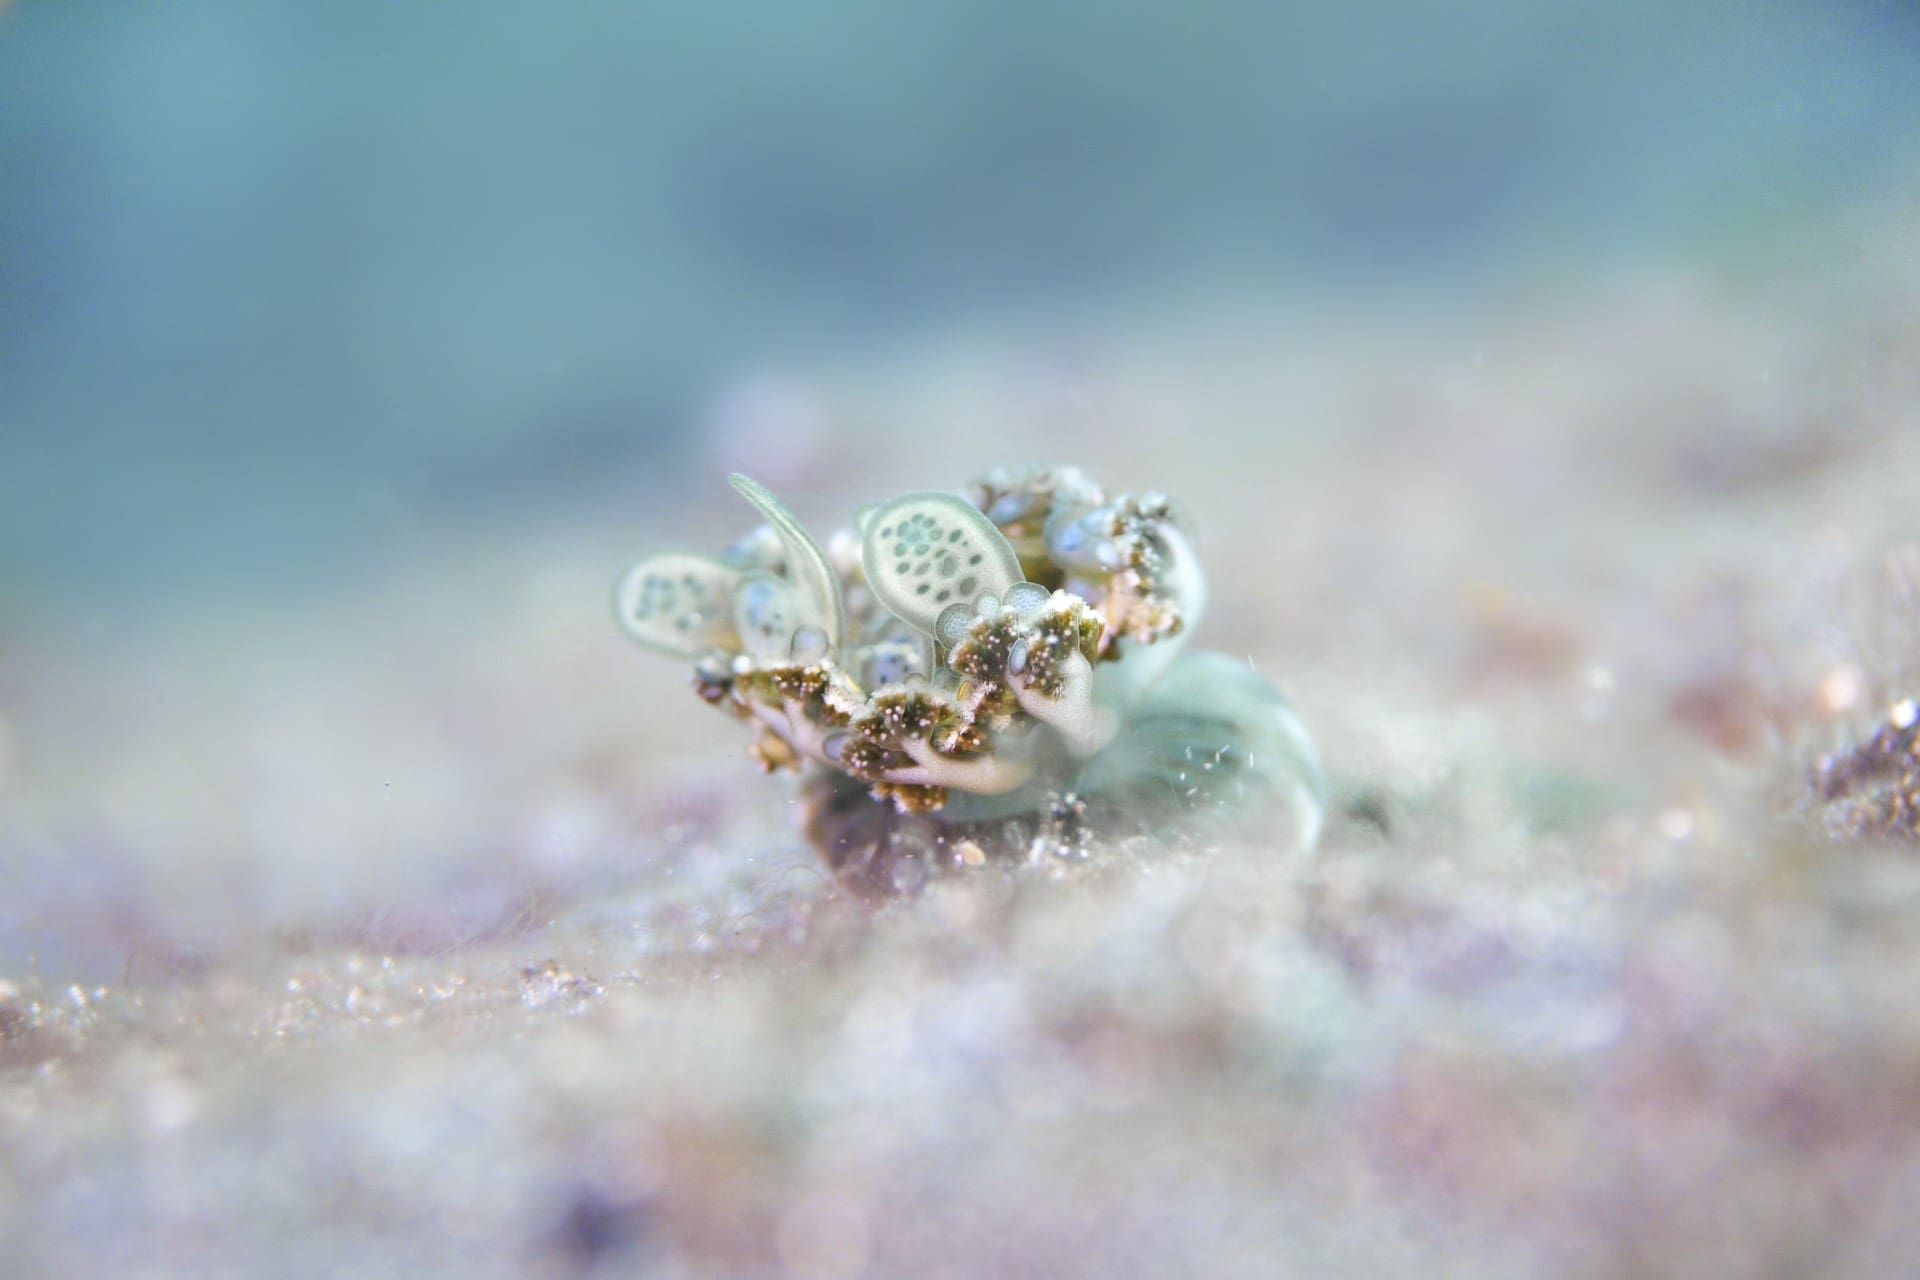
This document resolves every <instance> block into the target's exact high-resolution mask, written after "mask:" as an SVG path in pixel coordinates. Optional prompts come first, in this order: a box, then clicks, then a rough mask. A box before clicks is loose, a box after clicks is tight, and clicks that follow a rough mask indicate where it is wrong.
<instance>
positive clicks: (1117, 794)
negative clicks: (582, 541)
mask: <svg viewBox="0 0 1920 1280" xmlns="http://www.w3.org/2000/svg"><path fill="white" fill-rule="evenodd" d="M733 486H734V488H735V489H737V490H739V492H740V493H741V495H742V496H744V497H745V498H746V499H747V501H748V502H750V503H752V504H753V506H754V507H755V508H757V509H758V511H759V513H760V515H761V516H762V517H763V518H764V519H765V521H766V523H765V525H764V526H763V527H762V528H760V529H758V530H756V531H755V532H754V533H752V534H750V535H748V536H747V537H746V538H744V539H743V540H741V541H740V542H739V543H737V544H735V545H734V546H733V547H732V548H731V549H729V550H728V551H726V552H725V553H724V554H722V555H721V556H719V557H718V558H713V557H708V556H701V555H692V554H686V553H679V552H674V553H667V554H663V555H657V556H654V557H652V558H650V559H648V560H644V561H642V562H641V563H639V564H637V565H635V566H634V567H633V568H631V569H629V570H628V571H627V572H626V573H625V574H624V575H622V576H621V578H620V579H619V582H618V584H617V585H616V588H615V593H614V609H615V613H616V616H617V617H618V619H619V622H620V625H621V627H622V628H623V629H624V630H625V631H626V633H627V634H628V635H629V636H631V637H632V638H633V639H634V640H636V641H638V642H639V643H641V644H643V645H645V646H647V647H648V648H651V649H655V650H657V651H659V652H662V653H665V654H668V655H671V656H673V657H676V658H680V659H682V660H684V661H689V662H691V663H692V664H693V668H694V673H695V678H694V686H695V688H696V690H697V691H698V692H699V694H700V696H701V697H702V698H704V699H705V700H706V701H708V702H709V703H712V704H713V705H715V706H718V707H721V708H723V709H725V710H726V711H728V712H729V713H731V714H732V715H734V716H736V717H737V718H739V719H740V720H741V721H743V722H745V723H746V724H747V725H749V726H750V727H751V728H752V729H753V730H754V731H755V734H756V740H755V742H754V744H753V746H752V748H751V752H752V755H753V756H754V758H755V759H756V760H757V761H758V762H759V763H760V765H761V766H762V767H763V768H765V769H767V770H769V771H771V770H774V769H783V768H784V769H798V770H808V771H810V772H812V773H813V775H814V777H813V779H812V781H811V783H810V787H811V789H812V793H813V798H814V806H815V808H814V817H813V818H812V819H810V823H809V826H810V830H813V829H814V828H819V827H821V826H822V824H821V821H820V815H821V814H833V815H839V816H838V817H836V818H835V820H834V821H833V822H831V823H827V824H825V827H824V828H823V829H825V830H826V831H827V832H828V836H827V837H825V838H826V839H828V840H829V842H831V841H832V840H840V843H841V844H844V839H841V838H840V837H835V836H833V835H832V833H833V832H835V831H843V830H846V829H852V828H858V829H859V830H860V831H862V832H878V833H879V834H878V835H877V836H874V837H873V838H874V839H879V840H881V841H882V842H884V841H885V840H886V839H889V838H893V837H901V838H904V834H903V833H905V834H911V835H912V838H913V840H914V841H916V842H918V843H919V844H920V845H922V846H930V847H932V848H934V849H940V848H943V847H945V846H947V845H950V844H951V845H956V846H958V847H962V848H966V849H967V850H968V851H969V852H977V851H978V850H979V849H980V848H981V847H982V844H983V841H984V842H986V843H990V841H988V840H987V837H989V836H990V835H991V833H993V832H995V831H997V830H1001V829H1003V827H1005V826H1006V824H1014V825H1013V826H1012V828H1011V829H1015V830H1022V831H1024V830H1028V829H1030V828H1031V825H1032V822H1031V820H1033V819H1036V818H1039V817H1048V818H1050V819H1052V820H1053V826H1052V828H1050V829H1057V828H1058V826H1059V821H1058V819H1059V816H1060V815H1061V814H1062V813H1066V812H1070V813H1073V814H1076V815H1078V814H1084V813H1088V812H1091V813H1094V814H1096V815H1098V816H1103V817H1109V818H1123V819H1124V818H1131V819H1135V820H1138V821H1142V822H1145V823H1148V824H1152V825H1153V826H1154V827H1155V828H1156V829H1157V828H1158V827H1159V825H1160V824H1161V822H1162V820H1163V819H1165V818H1167V817H1168V816H1170V815H1177V816H1180V817H1200V818H1214V817H1220V816H1230V817H1238V818H1245V819H1249V820H1252V821H1255V822H1257V823H1259V824H1260V826H1259V830H1261V831H1262V833H1263V834H1265V835H1266V836H1268V837H1271V838H1275V839H1278V840H1280V841H1281V842H1282V843H1285V844H1288V845H1291V846H1294V847H1297V848H1301V849H1310V848H1311V847H1312V845H1313V844H1314V842H1315V841H1316V839H1317V838H1318V835H1319V830H1320V823H1321V816H1322V811H1323V805H1324V797H1325V787H1324V783H1323V781H1322V778H1321V774H1320V769H1319V765H1318V762H1317V760H1316V758H1315V755H1314V751H1313V747H1312V744H1311V742H1310V741H1309V739H1308V737H1307V735H1306V732H1305V730H1304V728H1303V727H1302V726H1301V724H1300V722H1299V720H1298V719H1297V718H1296V717H1295V716H1294V714H1293V712H1292V710H1291V708H1289V707H1288V705H1287V703H1286V702H1285V700H1284V699H1282V698H1281V697H1280V695H1279V694H1277V693H1276V692H1275V691H1274V690H1273V689H1272V688H1271V687H1270V686H1269V685H1267V684H1266V682H1265V681H1263V680H1261V679H1260V678H1259V677H1258V676H1257V675H1255V674H1254V673H1253V671H1252V670H1251V668H1250V667H1249V666H1248V664H1246V663H1244V662H1234V661H1232V660H1229V659H1226V658H1223V657H1221V656H1219V655H1217V654H1207V653H1183V649H1184V646H1185V644H1186V641H1187V639H1188V637H1189V636H1190V635H1191V634H1192V632H1193V629H1194V627H1195V626H1196V625H1197V623H1198V622H1199V619H1200V614H1201V612H1202V610H1203V608H1204V607H1205V604H1206V583H1205V578H1204V575H1203V574H1202V572H1201V569H1200V564H1199V561H1198V559H1197V558H1196V556H1195V554H1194V548H1193V543H1192V539H1191V534H1190V532H1189V529H1188V527H1187V525H1186V523H1185V521H1184V519H1183V518H1182V517H1181V516H1180V515H1179V514H1178V513H1177V511H1176V510H1175V508H1174V507H1173V505H1172V504H1171V503H1170V502H1169V501H1168V500H1167V499H1166V497H1164V496H1163V495H1161V494H1156V493H1148V494H1142V495H1138V496H1129V495H1120V496H1112V497H1110V496H1108V495H1107V494H1106V493H1105V492H1103V491H1102V490H1101V489H1100V487H1099V486H1098V485H1096V484H1094V483H1093V482H1092V481H1091V480H1090V479H1088V478H1087V477H1086V476H1085V475H1084V474H1082V473H1081V472H1080V471H1078V470H1077V469H1075V468H1071V467H1053V468H1048V467H1027V468H1021V469H1017V470H1009V469H1001V470H997V471H994V472H992V473H990V474H989V475H987V476H985V477H983V478H982V479H981V480H979V481H977V482H976V483H975V484H974V485H972V486H971V487H970V488H969V489H968V490H967V491H966V492H965V495H964V496H962V495H960V494H954V493H910V494H907V495H906V496H904V497H899V498H894V499H892V500H891V501H887V502H882V503H877V504H874V505H870V506H867V507H863V508H862V509H861V510H859V511H858V512H856V513H855V514H854V520H853V528H852V529H851V530H848V531H844V532H842V533H839V534H836V535H835V536H834V537H833V538H832V539H830V540H829V543H828V547H829V548H830V551H829V550H827V549H823V548H822V547H821V545H820V544H819V543H818V542H816V541H815V540H814V539H813V538H812V537H811V536H810V535H809V534H808V533H807V531H806V530H805V529H804V528H803V527H802V526H801V524H800V523H799V521H798V520H796V519H795V518H794V517H793V515H792V513H790V512H789V511H788V510H787V508H786V507H785V506H784V505H783V504H782V503H781V502H780V500H779V499H777V498H775V497H774V496H773V495H772V494H771V493H769V492H767V490H766V489H764V488H762V487H761V486H760V485H758V484H756V483H754V482H753V481H752V480H750V479H748V478H747V477H745V476H741V475H736V476H734V477H733ZM857 797H864V798H863V799H862V798H857ZM863 805H864V806H865V807H864V808H863ZM882 815H885V816H882ZM1022 821H1026V822H1028V826H1025V827H1022V826H1019V825H1018V824H1019V823H1020V822H1022ZM995 824H1002V825H1001V826H999V827H996V826H995ZM963 833H964V839H961V835H962V834H963ZM813 834H814V835H815V838H816V841H821V840H822V839H823V837H822V835H821V832H820V831H819V830H813ZM862 839H863V840H864V839H866V837H865V836H863V837H862ZM836 847H838V846H836ZM826 851H827V852H828V853H829V858H830V860H831V861H834V862H835V865H836V866H837V867H842V869H843V870H844V866H843V865H842V864H843V863H844V862H845V861H846V859H845V858H844V857H843V856H841V855H844V853H845V849H844V848H839V849H838V852H837V853H836V852H834V851H832V850H826ZM871 852H872V851H871V850H867V854H871ZM864 856H866V855H863V857H864ZM868 860H869V861H870V860H871V859H870V858H869V859H868Z"/></svg>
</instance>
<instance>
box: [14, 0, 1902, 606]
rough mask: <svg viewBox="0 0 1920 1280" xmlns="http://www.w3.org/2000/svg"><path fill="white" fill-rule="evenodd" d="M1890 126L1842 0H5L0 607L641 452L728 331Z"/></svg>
mask: <svg viewBox="0 0 1920 1280" xmlns="http://www.w3.org/2000/svg"><path fill="white" fill-rule="evenodd" d="M1917 138H1920V16H1916V9H1915V7H1914V6H1911V5H1906V4H1895V3H1868V2H1865V0H1820V2H1817V3H1816V2H1779V0H1754V2H1751V3H1722V2H1713V0H1709V2H1705V3H1686V4H1672V3H1658V2H1654V3H1648V2H1642V0H1577V2H1574V3H1563V4H1538V3H1532V2H1531V0H1527V2H1520V0H1514V2H1511V3H1485V2H1481V3H1467V4H1455V5H1444V6H1442V5H1429V4H1420V3H1407V2H1397V3H1388V4H1379V5H1351V6H1350V5H1341V4H1314V5H1275V4H1264V3H1234V2H1232V0H1198V2H1196V3H1189V4H1180V5H1171V4H1142V5H1133V4H1126V3H1117V2H1116V0H1091V2H1085V3H1067V4H1047V3H1034V2H1033V0H965V2H960V0H930V2H928V3H915V4H893V5H881V4H809V5H795V4H774V3H765V2H764V0H745V2H742V3H724V4H714V5H676V6H666V5H645V4H631V3H612V2H610V0H592V2H587V3H579V4H571V5H562V6H545V5H543V6H534V5H526V4H519V5H515V4H507V3H500V2H498V0H466V2H464V3H461V4H457V5H455V4H423V3H396V2H394V0H385V2H382V3H373V2H371V0H330V2H329V3H323V4H316V3H311V0H307V2H300V3H296V2H295V0H252V2H250V3H235V2H233V0H224V2H223V0H171V2H169V3H153V4H129V3H119V4H114V3H102V4H80V3H73V2H71V0H63V2H60V3H54V2H52V0H18V2H17V3H15V4H13V5H12V6H11V7H10V8H7V9H6V11H5V12H4V13H3V14H0V610H19V611H26V612H40V611H43V610H51V611H55V612H60V611H65V610H68V609H72V608H78V609H80V610H82V611H83V612H89V611H104V612H106V613H109V614H111V613H114V612H117V610H118V609H120V608H122V607H124V606H126V605H129V604H140V603H156V602H157V603H175V602H181V601H188V602H191V601H194V600H200V599H206V598H208V597H209V596H218V595H220V594H222V593H226V592H230V591H235V590H252V589H257V588H259V587H262V586H263V585H271V584H275V583H281V584H284V583H285V582H287V581H289V580H298V579H299V578H300V577H301V576H302V575H308V574H315V575H328V574H340V573H350V572H352V571H353V570H354V569H355V568H356V567H357V566H361V565H364V564H367V563H371V562H374V561H376V560H378V559H379V558H380V557H382V556H385V555H389V554H392V553H393V552H394V550H395V548H396V547H398V546H401V545H402V544H404V542H405V541H406V538H407V536H408V531H409V530H416V529H419V528H422V527H432V526H434V525H435V524H436V523H438V522H442V521H446V520H453V519H465V520H476V519H477V520H487V519H490V518H492V516H493V515H494V514H495V513H498V514H499V516H500V518H501V519H503V520H509V519H511V518H514V516H515V515H516V514H519V513H525V512H527V511H529V510H534V511H538V510H540V509H542V508H560V507H564V506H566V505H568V504H577V503H591V502H599V501H608V500H610V499H611V495H612V491H613V490H614V489H615V488H617V486H618V485H619V484H626V485H642V484H646V483H649V482H651V483H656V484H658V483H663V482H664V481H665V479H666V478H670V477H672V476H673V475H674V474H675V469H676V466H678V465H680V464H682V463H683V462H684V459H685V458H686V457H687V452H688V449H689V444H690V442H689V435H690V433H691V432H693V431H694V430H695V429H696V424H697V423H698V422H699V421H700V418H701V414H700V409H701V406H703V405H705V404H707V403H708V402H709V401H710V400H711V398H712V397H713V396H714V395H715V393H716V388H717V387H719V386H721V385H723V384H724V383H725V381H726V380H727V379H728V378H729V377H731V376H733V375H734V374H735V373H736V372H737V371H739V370H741V369H743V368H751V367H753V366H754V365H755V364H756V363H757V362H765V361H773V362H804V361H805V360H807V359H809V358H812V357H813V356H815V355H817V354H818V353H821V352H826V351H832V352H835V353H841V354H844V353H847V352H852V353H858V352H860V351H861V350H863V349H864V348H865V347H868V346H875V345H880V344H893V343H898V342H900V341H902V340H908V341H910V340H912V338H913V337H914V336H915V335H921V334H938V333H940V332H942V331H944V330H946V329H948V328H950V327H952V326H955V325H960V324H967V325H974V326H981V325H985V326H988V327H991V326H993V325H994V324H996V323H1000V322H1002V321H1005V322H1006V323H1015V322H1017V321H1019V320H1020V319H1021V318H1022V317H1031V316H1033V315H1036V314H1038V315H1045V316H1049V317H1056V318H1057V317H1071V318H1073V319H1072V321H1071V322H1072V323H1097V322H1098V319H1099V318H1100V317H1102V316H1108V315H1117V314H1132V315H1137V314H1141V313H1148V312H1151V311H1152V309H1153V308H1154V306H1155V305H1156V301H1157V300H1159V299H1161V298H1163V297H1166V296H1169V295H1171V294H1174V293H1178V292H1183V291H1184V292H1186V293H1193V292H1196V291H1197V292H1202V293H1208V294H1213V295H1217V296H1221V297H1225V298H1229V299H1235V298H1237V299H1245V300H1251V301H1253V302H1259V301H1261V300H1263V299H1286V300H1288V301H1289V302H1290V303H1292V304H1294V305H1300V304H1301V302H1302V300H1306V304H1307V305H1311V300H1312V299H1314V298H1318V297H1327V298H1339V299H1341V300H1343V301H1350V300H1351V299H1353V298H1355V297H1362V296H1366V295H1369V294H1374V293H1378V294H1382V295H1387V294H1394V295H1399V294H1405V293H1408V292H1420V293H1427V294H1437V295H1441V296H1445V295H1448V294H1450V293H1471V292H1472V291H1474V290H1476V289H1480V288H1483V287H1486V286H1488V285H1490V284H1497V283H1498V282H1501V281H1507V280H1512V279H1515V278H1518V277H1528V276H1533V277H1540V276H1544V277H1547V278H1552V277H1554V276H1556V275H1573V274H1586V273H1605V272H1608V271H1614V270H1628V269H1631V268H1632V266H1633V265H1634V264H1636V263H1640V262H1646V261H1654V260H1662V261H1671V260H1681V261H1686V260H1699V261H1704V262H1712V263H1722V264H1725V263H1732V264H1734V265H1735V266H1736V267H1737V266H1738V265H1739V264H1741V263H1742V262H1747V261H1751V262H1755V263H1759V264H1761V265H1763V266H1776V265H1779V264H1778V263H1777V262H1775V261H1774V259H1775V258H1777V257H1778V256H1779V255H1782V254H1793V255H1802V256H1808V257H1811V258H1813V259H1815V260H1817V258H1818V256H1819V254H1820V253H1821V252H1822V251H1823V242H1822V238H1821V228H1822V227H1823V225H1825V224H1824V222H1823V220H1825V219H1828V218H1830V217H1832V216H1833V214H1834V211H1835V210H1839V209H1844V208H1847V207H1850V206H1852V205H1854V204H1856V203H1858V202H1861V201H1868V200H1874V199H1879V198H1883V197H1884V196H1885V194H1886V193H1887V192H1888V191H1891V190H1897V189H1898V188H1899V184H1901V183H1902V182H1904V181H1905V180H1906V179H1907V177H1908V176H1909V170H1910V168H1911V166H1912V162H1913V161H1914V159H1915V158H1916V157H1917V156H1920V151H1916V149H1915V141H1916V139H1917Z"/></svg>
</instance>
